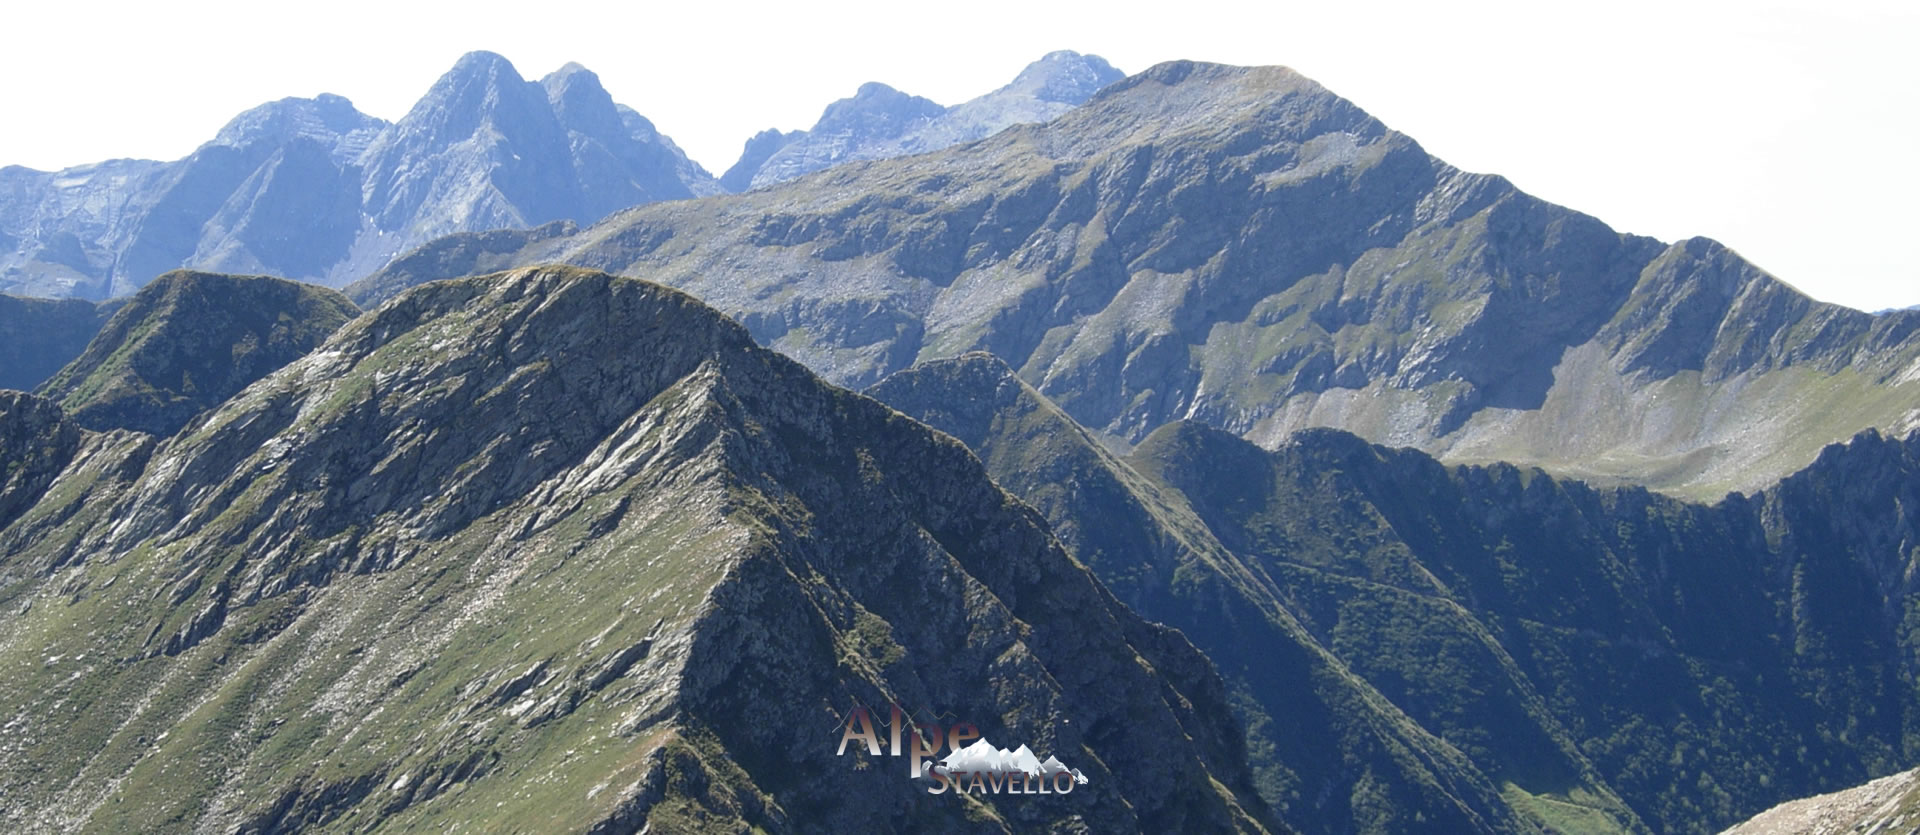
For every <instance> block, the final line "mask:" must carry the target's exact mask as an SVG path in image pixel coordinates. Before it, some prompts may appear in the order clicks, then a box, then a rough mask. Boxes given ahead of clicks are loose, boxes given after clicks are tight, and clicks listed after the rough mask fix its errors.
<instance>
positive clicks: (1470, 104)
mask: <svg viewBox="0 0 1920 835" xmlns="http://www.w3.org/2000/svg"><path fill="white" fill-rule="evenodd" d="M281 5H283V4H268V3H260V2H257V0H252V1H251V2H175V3H153V2H140V3H99V2H92V3H90V2H67V3H59V4H56V3H31V4H15V5H14V6H13V7H12V8H9V9H8V10H7V15H6V16H7V18H8V21H7V29H8V35H9V37H8V38H7V41H8V43H7V46H6V47H5V48H4V49H0V79H4V80H3V81H0V113H3V114H5V118H6V127H5V129H0V164H22V165H29V166H32V167H36V168H43V169H45V168H58V167H63V166H67V165H74V164H78V163H83V162H92V161H96V160H100V159H105V158H109V157H119V156H134V157H150V158H157V159H174V158H178V157H181V156H184V155H186V154H187V153H189V152H191V151H192V150H193V148H194V147H195V146H197V145H198V144H199V143H201V142H204V141H206V140H208V139H211V138H212V137H213V134H214V132H215V131H217V130H218V129H219V127H220V126H221V125H222V124H224V123H225V122H226V121H227V119H229V118H231V117H232V116H233V115H235V114H237V113H239V112H240V111H242V110H245V109H246V108H248V107H251V106H253V105H256V104H259V103H261V102H264V101H268V100H270V99H276V98H282V97H285V96H295V95H298V96H311V95H315V94H317V93H321V92H331V93H338V94H340V95H343V96H346V97H348V98H350V99H352V100H353V101H354V103H355V105H357V106H358V107H359V108H360V109H361V110H363V111H366V112H368V113H371V114H373V115H376V116H380V117H383V118H386V119H398V118H399V117H400V116H402V115H403V114H404V113H405V112H406V109H407V107H408V106H410V105H411V104H412V103H413V101H414V100H415V99H417V98H418V97H419V96H420V95H421V94H422V93H423V92H425V91H426V89H427V87H428V86H429V85H431V84H432V83H433V80H434V79H435V78H436V77H438V76H439V75H440V74H441V73H443V72H445V71H446V70H447V69H448V68H449V67H451V66H452V65H453V62H454V60H455V59H457V58H458V57H459V56H460V54H462V53H464V52H466V51H469V50H473V49H490V50H493V51H495V52H499V53H501V54H502V55H505V56H506V57H507V58H508V59H510V60H512V61H513V62H514V65H515V66H516V67H517V68H519V70H520V72H521V74H522V75H524V76H528V77H532V78H538V77H539V76H541V75H544V74H546V73H547V72H550V71H552V70H553V69H555V68H557V67H559V66H560V65H561V64H563V63H565V62H567V61H578V62H580V63H581V64H584V65H585V66H587V67H588V68H589V69H592V70H594V71H595V72H597V73H599V75H600V77H601V79H602V81H603V82H604V83H605V85H606V87H607V89H608V90H609V91H611V92H612V93H613V96H614V98H615V99H617V100H619V101H621V102H623V103H625V104H628V105H631V106H633V107H634V108H635V109H637V110H639V111H640V112H641V113H644V114H646V115H647V117H648V118H650V119H652V120H653V122H654V123H655V124H656V125H657V126H658V127H659V128H660V129H661V130H662V131H663V132H665V133H666V134H668V135H669V136H672V137H673V138H674V140H675V141H676V142H678V143H679V144H680V145H681V147H683V148H685V149H686V150H687V151H688V153H690V154H691V155H692V156H693V157H694V158H695V159H697V160H699V161H700V162H701V163H702V164H703V165H705V166H706V167H707V168H708V169H709V170H711V171H713V172H714V173H715V174H719V173H720V172H721V171H723V170H725V169H726V168H727V166H729V165H731V164H732V163H733V160H734V158H735V157H736V156H737V155H738V154H739V151H740V146H741V143H742V142H744V141H745V140H746V138H747V137H748V136H749V135H751V134H753V133H754V132H755V131H757V130H759V129H761V128H764V127H771V126H777V127H781V128H788V129H791V128H801V127H807V126H809V125H811V124H812V122H813V120H814V119H815V118H817V117H818V116H819V113H820V110H821V108H822V107H824V106H825V105H826V104H827V103H828V102H829V101H831V100H833V99H835V98H839V97H842V96H846V95H850V94H851V93H852V91H853V90H854V89H855V88H856V87H858V86H859V84H860V83H861V82H864V81H869V80H873V81H884V82H886V83H888V84H891V85H893V86H895V87H898V88H900V89H902V90H906V91H908V92H911V93H915V94H918V95H923V96H926V97H928V98H931V99H934V100H935V101H938V102H941V103H944V104H953V103H956V102H959V101H962V100H965V99H967V98H970V97H972V96H974V95H977V94H979V93H983V92H986V91H987V90H990V89H992V88H994V87H996V86H999V85H1000V84H1002V83H1004V82H1005V81H1007V80H1008V79H1010V78H1012V77H1013V75H1014V74H1015V73H1016V72H1018V71H1019V69H1020V68H1021V67H1022V66H1024V65H1025V64H1026V63H1027V62H1028V61H1031V60H1033V59H1034V58H1037V57H1039V56H1040V55H1041V54H1043V53H1045V52H1047V51H1050V50H1054V49H1075V50H1079V51H1081V52H1091V53H1096V54H1099V55H1102V56H1105V57H1106V58H1107V59H1108V60H1110V61H1112V62H1113V63H1114V65H1115V66H1118V67H1119V68H1120V69H1122V70H1124V71H1127V72H1138V71H1140V70H1142V69H1145V68H1146V67H1148V66H1150V65H1152V64H1154V63H1157V62H1159V61H1163V60H1169V59H1174V58H1194V59H1200V60H1208V61H1219V62H1223V63H1231V64H1285V65H1287V66H1291V67H1294V68H1295V69H1298V70H1300V71H1301V72H1304V73H1306V74H1307V75H1308V76H1311V77H1313V78H1315V79H1317V80H1319V81H1320V82H1322V83H1324V84H1326V85H1327V86H1328V87H1330V88H1332V89H1333V90H1334V91H1335V92H1336V93H1339V94H1341V95H1343V96H1346V97H1347V98H1349V99H1352V100H1353V101H1354V102H1356V103H1358V104H1359V105H1360V106H1361V107H1363V108H1365V109H1367V110H1368V111H1369V112H1371V113H1373V114H1374V115H1375V116H1377V117H1379V118H1380V119H1381V120H1382V121H1384V122H1386V123H1387V124H1388V125H1390V126H1392V127H1394V128H1396V129H1398V130H1401V131H1403V132H1405V133H1408V134H1410V135H1412V136H1413V137H1414V138H1416V139H1418V140H1420V142H1421V143H1422V144H1423V145H1425V146H1426V148H1427V149H1428V150H1429V151H1432V152H1433V153H1435V154H1436V155H1438V156H1440V157H1442V158H1444V159H1446V160H1448V161H1449V162H1452V163H1454V164H1456V165H1459V166H1461V167H1463V168H1466V169H1469V170H1474V171H1488V172H1494V173H1499V174H1504V175H1506V176H1507V177H1509V178H1511V179H1512V180H1513V181H1514V182H1515V183H1517V184H1518V185H1519V186H1520V187H1521V188H1523V189H1525V190H1527V191H1530V192H1532V193H1534V194H1536V195H1539V196H1540V197H1543V198H1546V199H1548V200H1552V201H1554V202H1557V203H1562V204H1564V205H1567V206H1571V207H1573V208H1576V209H1579V210H1581V211H1585V212H1588V213H1590V214H1593V215H1595V216H1597V217H1599V218H1600V219H1601V220H1604V221H1606V222H1607V223H1609V224H1611V225H1613V226H1614V227H1615V228H1617V229H1621V230H1623V231H1629V232H1637V233H1641V234H1647V235H1653V236H1656V237H1660V238H1663V239H1668V240H1672V239H1676V238H1683V237H1688V236H1691V235H1706V236H1709V237H1713V238H1717V239H1719V240H1721V241H1723V242H1725V243H1727V244H1728V245H1730V246H1732V247H1734V248H1735V249H1737V250H1739V251H1740V252H1741V253H1742V254H1744V255H1746V256H1747V257H1748V258H1750V259H1752V260H1754V261H1755V262H1757V263H1758V264H1760V265H1761V266H1762V267H1764V268H1766V269H1768V270H1770V271H1772V272H1773V273H1775V274H1776V275H1778V276H1780V277H1781V278H1784V279H1786V280H1787V281H1789V282H1790V283H1792V284H1794V285H1795V286H1797V287H1799V288H1800V289H1802V290H1804V291H1806V292H1808V293H1810V294H1812V295H1814V296H1816V297H1818V298H1822V299H1826V300H1829V301H1835V302H1840V303H1843V304H1849V305H1853V306H1855V307H1861V308H1866V309H1870V310H1871V309H1877V308H1881V307H1890V306H1905V305H1912V304H1920V267H1916V261H1915V259H1914V258H1913V256H1912V254H1911V250H1912V248H1913V247H1912V246H1911V244H1912V243H1913V242H1915V241H1916V240H1920V209H1916V203H1915V195H1916V194H1920V153H1917V152H1920V147H1917V146H1920V142H1916V133H1917V131H1916V129H1917V128H1920V3H1916V2H1913V1H1912V0H1831V1H1830V2H1802V1H1801V0H1793V1H1792V2H1788V1H1787V0H1747V2H1719V1H1718V0H1694V2H1687V1H1686V0H1668V2H1648V1H1647V0H1613V2H1604V3H1588V4H1578V5H1576V4H1570V3H1563V2H1551V1H1550V0H1530V1H1529V2H1502V1H1501V0H1467V1H1465V2H1431V0H1429V2H1372V3H1340V2H1330V1H1328V0H1323V1H1322V2H1312V3H1296V2H1288V1H1287V0H1270V1H1269V2H1244V3H1236V2H1221V1H1220V0H1176V1H1175V2H1167V0H1160V2H1153V3H1144V2H1131V0H1108V2H1098V3H1043V2H1034V0H1022V2H1006V1H1005V0H981V1H980V2H968V3H954V4H947V5H944V6H941V7H939V10H937V11H927V10H926V9H927V8H928V7H927V6H925V5H923V4H912V3H898V2H849V3H820V2H815V3H799V2H789V3H781V4H763V5H754V4H695V3H688V2H684V0H681V2H676V3H673V4H655V3H646V2H632V0H628V2H623V3H597V2H574V3H554V4H536V3H526V2H518V3H504V2H495V0H476V1H474V2H463V3H451V4H409V3H404V2H399V0H385V1H384V2H366V0H335V1H334V2H328V3H311V4H302V5H301V6H300V7H299V8H300V9H303V10H288V9H283V8H280V6H281ZM285 5H286V6H288V7H289V8H291V6H292V4H285Z"/></svg>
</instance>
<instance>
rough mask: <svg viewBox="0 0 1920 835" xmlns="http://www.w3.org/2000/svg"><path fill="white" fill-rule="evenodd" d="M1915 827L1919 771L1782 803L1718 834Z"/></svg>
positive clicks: (1877, 834) (1919, 822) (1838, 834)
mask: <svg viewBox="0 0 1920 835" xmlns="http://www.w3.org/2000/svg"><path fill="white" fill-rule="evenodd" d="M1917 829H1920V771H1907V772H1903V773H1900V774H1895V775H1892V776H1890V777H1882V778H1880V779H1878V780H1875V781H1873V782H1871V783H1868V784H1866V785H1864V786H1859V787H1856V788H1851V789H1847V790H1845V791H1838V792H1834V793H1832V794H1824V795H1821V796H1819V797H1810V798H1807V799H1805V800H1795V801H1793V802H1791V803H1782V804H1780V805H1779V806H1776V807H1774V808H1772V809H1768V810H1767V811H1765V812H1762V813H1760V814H1758V815H1755V816H1754V817H1753V819H1752V820H1749V821H1747V822H1746V823H1743V824H1740V825H1739V826H1736V827H1734V828H1732V829H1729V830H1727V831H1726V833H1725V834H1724V835H1847V833H1859V834H1860V835H1903V833H1911V832H1914V831H1916V830H1917Z"/></svg>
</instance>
